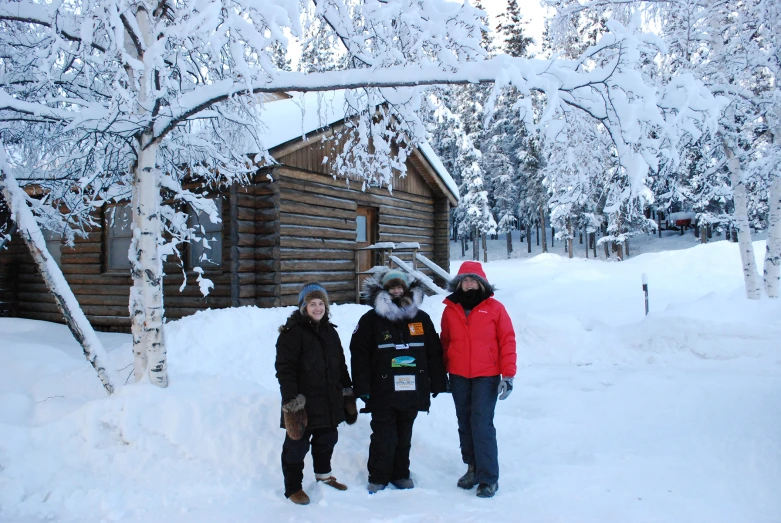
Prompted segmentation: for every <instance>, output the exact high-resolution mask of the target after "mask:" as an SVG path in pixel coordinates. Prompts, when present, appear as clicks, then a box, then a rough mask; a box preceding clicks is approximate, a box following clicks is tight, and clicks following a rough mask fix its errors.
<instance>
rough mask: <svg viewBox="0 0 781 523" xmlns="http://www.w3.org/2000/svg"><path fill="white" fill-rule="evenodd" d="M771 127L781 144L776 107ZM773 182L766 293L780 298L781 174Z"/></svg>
mask: <svg viewBox="0 0 781 523" xmlns="http://www.w3.org/2000/svg"><path fill="white" fill-rule="evenodd" d="M769 123H770V125H769V127H770V131H771V132H772V134H773V143H774V144H776V145H780V144H781V107H778V106H776V107H775V109H774V110H773V112H772V114H770V116H769ZM771 176H773V180H772V181H771V182H770V188H769V189H768V207H769V213H768V219H767V221H768V227H767V245H766V247H765V267H764V269H765V292H767V295H768V297H770V298H778V297H779V289H778V287H779V277H781V172H779V168H778V166H776V172H775V173H771Z"/></svg>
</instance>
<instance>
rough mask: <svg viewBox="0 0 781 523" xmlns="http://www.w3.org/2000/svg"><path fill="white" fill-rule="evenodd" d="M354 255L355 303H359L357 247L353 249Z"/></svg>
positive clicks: (359, 281)
mask: <svg viewBox="0 0 781 523" xmlns="http://www.w3.org/2000/svg"><path fill="white" fill-rule="evenodd" d="M353 253H354V257H355V303H361V275H360V274H359V273H358V249H355V250H354V251H353Z"/></svg>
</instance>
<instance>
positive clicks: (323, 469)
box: [282, 428, 339, 498]
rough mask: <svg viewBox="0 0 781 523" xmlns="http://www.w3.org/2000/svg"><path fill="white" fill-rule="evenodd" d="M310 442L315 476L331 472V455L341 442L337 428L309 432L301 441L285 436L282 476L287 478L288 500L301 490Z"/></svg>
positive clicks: (286, 492)
mask: <svg viewBox="0 0 781 523" xmlns="http://www.w3.org/2000/svg"><path fill="white" fill-rule="evenodd" d="M310 440H311V445H312V461H313V462H314V463H313V465H314V469H315V474H328V473H329V472H331V455H332V454H333V453H334V447H335V446H336V442H337V441H338V440H339V433H338V432H337V431H336V429H335V428H328V429H313V430H307V431H306V432H304V436H303V437H302V438H301V439H299V440H294V439H290V438H289V437H288V435H287V434H285V443H284V444H283V445H282V475H283V476H284V477H285V497H286V498H289V497H290V496H292V495H293V494H295V493H296V492H298V491H299V490H301V482H302V481H303V479H304V458H305V457H306V453H307V452H309V445H310Z"/></svg>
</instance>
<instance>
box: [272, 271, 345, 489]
mask: <svg viewBox="0 0 781 523" xmlns="http://www.w3.org/2000/svg"><path fill="white" fill-rule="evenodd" d="M298 301H299V310H297V311H295V312H294V313H293V314H291V315H290V317H289V318H288V319H287V322H286V323H285V325H283V326H281V327H280V328H279V338H278V339H277V358H276V364H275V367H276V370H277V380H279V390H280V392H281V393H282V422H281V426H282V428H284V429H286V434H285V443H284V444H283V446H282V474H283V476H284V478H285V497H287V498H288V499H290V500H291V501H292V502H293V503H296V504H298V505H306V504H308V503H309V496H307V494H306V493H305V492H304V491H303V489H302V485H301V483H302V480H303V477H304V457H305V456H306V454H307V452H308V451H309V447H310V445H311V447H312V460H313V462H314V463H313V464H314V469H315V478H316V479H317V481H319V482H323V483H325V484H326V485H329V486H331V487H334V488H336V489H338V490H347V487H346V486H345V485H343V484H341V483H339V482H338V481H336V478H334V477H333V475H332V474H331V455H332V454H333V451H334V446H336V442H337V440H338V432H337V430H336V426H337V425H339V423H341V422H343V421H347V423H349V424H352V423H355V420H356V419H357V417H358V412H357V410H356V405H355V396H354V395H353V390H352V382H351V381H350V374H349V373H348V372H347V365H346V363H345V358H344V350H343V349H342V343H341V341H340V340H339V335H338V334H337V332H336V329H335V328H334V327H335V325H333V324H332V323H331V322H330V321H329V319H328V317H329V314H328V294H327V293H326V291H325V289H324V288H323V287H321V286H320V285H319V284H317V283H308V284H306V285H304V287H303V289H301V292H300V293H299V298H298Z"/></svg>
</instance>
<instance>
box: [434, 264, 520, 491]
mask: <svg viewBox="0 0 781 523" xmlns="http://www.w3.org/2000/svg"><path fill="white" fill-rule="evenodd" d="M449 290H450V291H451V292H452V293H453V294H451V295H450V296H448V297H447V298H445V305H446V307H445V312H443V313H442V331H441V334H440V337H441V341H442V351H443V356H444V360H445V368H446V369H447V371H448V372H449V373H450V389H451V392H452V393H453V401H454V402H455V405H456V416H457V418H458V438H459V441H460V443H461V457H462V459H463V460H464V463H466V464H467V467H468V469H467V472H466V474H464V475H463V476H461V478H460V479H459V480H458V486H459V487H461V488H463V489H467V490H468V489H471V488H472V487H474V486H475V485H477V495H478V496H479V497H481V498H490V497H493V496H494V494H496V491H497V490H498V489H499V453H498V448H497V444H496V428H494V410H495V409H496V399H497V396H498V398H499V399H500V400H504V399H507V397H508V396H509V395H510V392H512V390H513V377H514V376H515V370H516V365H515V360H516V353H515V330H514V329H513V324H512V321H510V316H509V315H508V314H507V311H506V310H505V308H504V305H502V304H501V303H499V302H498V301H497V300H495V299H494V298H493V297H492V296H493V294H494V288H493V286H492V285H491V284H489V283H488V280H487V279H486V277H485V272H483V267H482V265H480V263H479V262H473V261H467V262H464V263H463V264H462V265H461V268H460V269H459V271H458V275H457V276H455V277H454V278H453V279H452V280H451V281H450V284H449Z"/></svg>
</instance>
